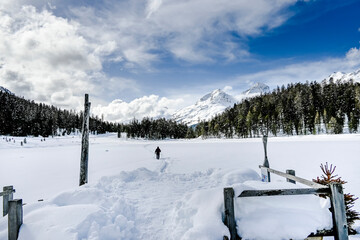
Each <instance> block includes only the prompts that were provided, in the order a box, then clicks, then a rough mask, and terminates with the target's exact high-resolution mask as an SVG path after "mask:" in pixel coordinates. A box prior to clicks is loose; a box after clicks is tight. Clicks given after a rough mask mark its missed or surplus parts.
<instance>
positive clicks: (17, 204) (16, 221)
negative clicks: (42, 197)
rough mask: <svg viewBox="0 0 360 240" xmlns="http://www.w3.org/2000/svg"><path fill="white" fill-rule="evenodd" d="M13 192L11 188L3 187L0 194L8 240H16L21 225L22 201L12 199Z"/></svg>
mask: <svg viewBox="0 0 360 240" xmlns="http://www.w3.org/2000/svg"><path fill="white" fill-rule="evenodd" d="M14 192H15V189H14V187H13V186H5V187H4V188H3V191H2V192H0V197H1V196H2V197H3V217H5V216H6V215H8V240H17V238H18V235H19V230H20V227H21V225H22V223H23V204H22V199H13V193H14Z"/></svg>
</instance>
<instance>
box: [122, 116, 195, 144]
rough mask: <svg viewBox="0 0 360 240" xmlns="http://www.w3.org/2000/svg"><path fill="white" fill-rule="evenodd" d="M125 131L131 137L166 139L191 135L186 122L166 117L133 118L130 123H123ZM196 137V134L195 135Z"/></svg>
mask: <svg viewBox="0 0 360 240" xmlns="http://www.w3.org/2000/svg"><path fill="white" fill-rule="evenodd" d="M122 129H123V131H125V132H126V134H127V137H130V138H146V139H165V138H173V139H179V138H186V137H189V136H188V135H187V134H188V131H189V129H190V128H188V126H186V125H185V124H181V123H177V122H175V121H173V120H166V119H165V118H160V119H151V118H147V117H146V118H143V119H142V120H141V121H138V120H137V119H133V120H132V121H131V122H130V123H129V124H125V125H122ZM193 137H195V136H193Z"/></svg>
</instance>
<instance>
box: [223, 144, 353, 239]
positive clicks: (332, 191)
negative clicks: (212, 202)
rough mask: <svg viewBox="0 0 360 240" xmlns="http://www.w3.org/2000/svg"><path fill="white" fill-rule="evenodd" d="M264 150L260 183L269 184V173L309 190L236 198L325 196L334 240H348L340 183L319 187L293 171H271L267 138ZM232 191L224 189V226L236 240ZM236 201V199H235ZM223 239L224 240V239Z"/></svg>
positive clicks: (245, 194) (258, 192) (252, 192)
mask: <svg viewBox="0 0 360 240" xmlns="http://www.w3.org/2000/svg"><path fill="white" fill-rule="evenodd" d="M263 142H264V149H265V161H264V165H266V166H264V165H261V166H259V167H260V169H261V175H262V181H264V182H270V173H273V174H276V175H279V176H282V177H285V178H286V179H287V181H288V182H291V183H294V184H295V183H296V182H300V183H302V184H304V185H307V186H309V187H310V188H294V189H272V190H245V191H243V192H242V193H241V194H240V195H239V196H237V197H239V198H240V197H262V196H278V195H302V194H316V195H319V194H321V195H326V196H329V197H330V201H331V213H332V219H333V230H334V231H333V232H334V238H335V240H348V225H347V220H346V209H345V200H344V194H343V188H342V185H341V184H340V183H330V185H329V186H327V185H321V184H318V183H315V182H313V181H309V180H306V179H304V178H300V177H297V176H295V171H294V170H287V171H286V173H284V172H280V171H277V170H275V169H271V168H270V167H269V162H268V159H267V153H266V143H267V138H266V137H264V138H263ZM234 197H235V194H234V189H233V188H224V208H225V212H224V219H223V220H224V224H225V225H226V226H227V227H228V228H229V231H230V237H231V238H230V239H231V240H238V239H241V237H240V236H239V235H238V234H237V230H236V221H235V210H234ZM235 199H236V198H235ZM224 239H225V238H224Z"/></svg>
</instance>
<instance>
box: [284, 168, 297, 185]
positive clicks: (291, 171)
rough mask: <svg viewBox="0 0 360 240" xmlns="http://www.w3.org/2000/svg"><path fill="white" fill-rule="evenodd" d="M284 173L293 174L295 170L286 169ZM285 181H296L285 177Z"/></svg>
mask: <svg viewBox="0 0 360 240" xmlns="http://www.w3.org/2000/svg"><path fill="white" fill-rule="evenodd" d="M286 173H287V174H290V175H293V176H295V170H292V169H287V170H286ZM286 181H287V182H290V183H293V184H296V182H295V181H294V180H291V179H289V178H286Z"/></svg>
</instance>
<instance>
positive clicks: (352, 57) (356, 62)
mask: <svg viewBox="0 0 360 240" xmlns="http://www.w3.org/2000/svg"><path fill="white" fill-rule="evenodd" d="M346 60H347V61H348V63H349V65H350V66H352V67H355V66H360V49H359V48H356V47H354V48H351V49H350V50H349V51H348V52H347V53H346Z"/></svg>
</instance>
